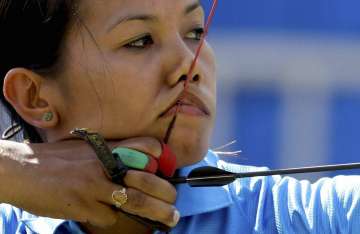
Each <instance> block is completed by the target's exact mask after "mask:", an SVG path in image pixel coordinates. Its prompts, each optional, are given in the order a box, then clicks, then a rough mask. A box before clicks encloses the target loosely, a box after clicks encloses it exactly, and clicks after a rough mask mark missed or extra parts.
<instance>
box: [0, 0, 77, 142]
mask: <svg viewBox="0 0 360 234" xmlns="http://www.w3.org/2000/svg"><path fill="white" fill-rule="evenodd" d="M72 9H73V4H72V2H71V0H0V83H1V86H0V88H1V89H0V90H1V91H2V90H3V83H4V78H5V75H6V73H7V72H8V71H9V70H11V69H12V68H15V67H23V68H27V69H31V70H33V71H35V72H39V73H51V72H53V71H54V70H55V69H56V67H58V65H59V60H60V58H61V53H60V52H61V46H62V42H63V41H64V35H65V31H66V30H67V27H68V26H69V24H70V20H71V16H72V12H74V11H73V10H72ZM0 101H1V102H2V104H3V105H4V107H5V109H6V110H7V111H8V113H9V116H10V118H11V120H12V122H15V123H17V124H19V125H21V126H22V129H23V133H24V136H25V137H26V138H28V139H29V140H30V141H31V142H41V141H42V140H41V137H40V136H39V134H38V133H37V131H36V129H35V128H34V127H33V126H31V125H29V124H28V123H26V122H25V121H24V120H23V119H22V118H21V117H20V116H19V115H18V114H17V113H16V111H15V110H14V108H12V106H11V105H10V104H9V103H8V102H7V101H6V100H5V98H4V95H3V93H2V92H1V95H0Z"/></svg>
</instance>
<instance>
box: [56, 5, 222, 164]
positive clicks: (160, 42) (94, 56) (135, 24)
mask: <svg viewBox="0 0 360 234" xmlns="http://www.w3.org/2000/svg"><path fill="white" fill-rule="evenodd" d="M78 8H79V12H78V14H79V17H80V18H81V20H80V21H79V22H80V23H79V24H77V23H75V26H73V27H72V28H71V29H69V32H68V36H67V38H66V42H65V47H64V70H63V71H62V72H61V74H60V75H59V78H58V79H56V82H55V83H56V85H55V87H56V89H57V91H55V92H54V97H55V96H56V93H58V94H60V95H58V96H57V97H56V98H54V100H56V101H55V102H56V108H57V111H58V113H59V116H60V120H61V121H60V125H61V129H62V131H60V132H62V133H59V132H58V133H59V134H55V137H53V140H59V139H62V138H64V137H66V136H68V135H66V134H68V132H69V130H70V129H72V128H74V127H85V128H90V129H93V130H96V131H99V132H100V133H102V134H103V135H104V136H105V138H107V139H124V138H131V137H137V136H150V137H154V138H157V139H160V140H161V139H163V138H164V136H165V134H166V131H167V129H168V126H169V124H170V122H171V120H172V117H173V110H174V109H170V111H168V112H166V110H169V108H171V106H174V103H175V102H176V100H177V99H178V98H179V96H180V95H181V93H182V91H183V90H184V88H183V84H184V82H183V78H184V76H185V75H186V74H187V72H188V71H189V68H190V64H191V62H192V60H193V58H194V53H195V50H196V48H197V47H198V46H199V38H200V36H201V33H202V28H203V26H204V12H203V9H202V8H201V6H200V5H199V3H198V1H197V0H146V1H144V0H107V1H106V3H105V1H99V0H86V1H81V4H80V5H79V6H78ZM195 75H197V77H196V78H195V79H193V80H190V82H189V86H188V89H187V90H188V94H186V97H187V98H186V99H185V103H186V105H185V106H182V108H181V109H180V113H179V115H178V118H177V121H176V124H175V127H174V129H173V132H172V135H171V138H170V142H169V145H170V147H171V148H172V149H173V151H174V152H175V154H176V155H177V157H178V166H179V167H180V166H184V165H188V164H192V163H194V162H197V161H199V160H201V159H202V158H203V156H204V155H205V153H206V151H207V148H208V146H209V138H210V135H211V131H212V127H213V123H214V118H215V106H216V97H215V96H216V82H215V61H214V56H213V51H212V49H211V48H210V47H209V45H208V44H205V45H204V47H203V49H202V53H201V55H200V58H199V61H198V63H197V66H196V68H195V71H194V73H193V76H195ZM164 112H166V114H164Z"/></svg>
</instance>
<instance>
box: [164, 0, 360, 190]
mask: <svg viewBox="0 0 360 234" xmlns="http://www.w3.org/2000/svg"><path fill="white" fill-rule="evenodd" d="M217 4H218V0H213V3H212V7H211V10H210V13H209V16H208V18H207V21H206V24H205V30H204V34H203V36H202V38H201V40H200V44H199V47H198V48H197V50H196V53H195V57H194V60H193V62H192V64H191V66H190V69H189V72H188V74H187V77H186V80H185V82H184V91H183V93H186V92H185V91H186V89H187V87H188V82H189V79H190V77H191V76H192V73H193V71H194V68H195V66H196V63H197V60H198V59H199V56H200V52H201V49H202V47H203V44H204V42H205V39H206V36H207V34H208V31H209V27H210V24H211V21H212V19H213V17H214V15H215V10H216V7H217ZM183 99H184V95H182V96H181V98H180V100H179V101H178V102H177V104H176V111H175V114H174V117H173V119H172V120H171V122H170V124H169V126H168V128H167V132H166V135H165V137H164V142H165V144H167V143H168V141H169V139H170V136H171V133H172V130H173V129H174V126H175V123H176V118H177V115H178V112H179V109H180V106H181V102H182V100H183ZM351 169H360V163H349V164H333V165H322V166H313V167H300V168H287V169H278V170H268V171H258V172H247V173H232V172H229V171H225V170H221V169H219V168H216V167H200V168H195V169H193V170H192V171H191V172H190V173H189V175H188V176H187V177H177V178H169V179H168V181H169V182H171V183H173V184H180V183H188V184H189V185H190V186H192V187H203V186H223V185H226V184H229V183H231V182H233V181H234V180H235V179H238V178H248V177H256V176H270V175H287V174H299V173H312V172H323V171H338V170H351Z"/></svg>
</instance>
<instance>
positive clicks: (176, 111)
mask: <svg viewBox="0 0 360 234" xmlns="http://www.w3.org/2000/svg"><path fill="white" fill-rule="evenodd" d="M217 4H218V0H213V3H212V6H211V10H210V13H209V16H208V18H207V20H206V23H205V28H204V33H203V35H202V36H201V39H200V42H199V46H198V48H197V49H196V52H195V57H194V60H193V61H192V63H191V66H190V69H189V72H188V73H187V76H186V80H185V82H184V90H183V92H182V95H181V96H180V98H179V100H178V101H177V103H176V109H175V114H174V117H173V118H172V120H171V122H170V124H169V127H168V129H167V131H166V135H165V137H164V143H165V144H167V143H168V142H169V140H170V136H171V133H172V130H173V129H174V126H175V122H176V118H177V115H178V113H179V111H180V107H181V103H182V101H183V100H184V98H185V93H186V91H187V88H188V84H189V80H190V79H191V77H192V75H193V73H194V69H195V67H196V63H197V61H198V59H199V57H200V53H201V49H202V48H203V45H204V43H205V39H206V36H207V35H208V32H209V28H210V25H211V21H212V19H213V18H214V15H215V10H216V7H217Z"/></svg>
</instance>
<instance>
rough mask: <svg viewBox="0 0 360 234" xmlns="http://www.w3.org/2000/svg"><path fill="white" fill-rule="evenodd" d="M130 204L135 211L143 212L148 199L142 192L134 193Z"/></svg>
mask: <svg viewBox="0 0 360 234" xmlns="http://www.w3.org/2000/svg"><path fill="white" fill-rule="evenodd" d="M130 197H131V198H130V199H129V200H130V201H129V204H130V206H131V207H132V208H133V209H134V210H143V209H144V207H146V203H147V200H148V198H147V197H146V195H145V194H143V193H140V192H133V193H132V194H131V196H130Z"/></svg>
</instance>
